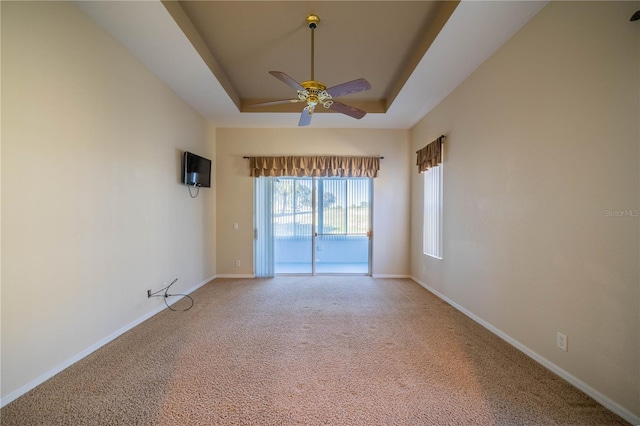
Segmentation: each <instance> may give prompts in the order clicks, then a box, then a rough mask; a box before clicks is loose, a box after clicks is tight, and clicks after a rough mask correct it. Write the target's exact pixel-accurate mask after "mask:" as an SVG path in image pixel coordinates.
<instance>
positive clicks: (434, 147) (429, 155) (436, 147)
mask: <svg viewBox="0 0 640 426" xmlns="http://www.w3.org/2000/svg"><path fill="white" fill-rule="evenodd" d="M444 138H445V137H444V136H440V137H439V138H438V139H436V140H435V141H433V142H431V143H430V144H429V145H427V146H425V147H424V148H422V149H421V150H419V151H416V154H417V159H416V165H417V166H418V172H419V173H422V172H426V171H427V170H429V169H430V168H432V167H436V166H437V165H438V164H440V163H442V140H443V139H444Z"/></svg>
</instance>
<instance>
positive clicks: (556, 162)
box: [411, 2, 640, 416]
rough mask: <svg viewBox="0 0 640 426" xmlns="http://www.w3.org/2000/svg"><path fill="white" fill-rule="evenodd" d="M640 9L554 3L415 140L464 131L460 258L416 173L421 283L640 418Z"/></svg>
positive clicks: (447, 196)
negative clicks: (432, 246) (440, 254)
mask: <svg viewBox="0 0 640 426" xmlns="http://www.w3.org/2000/svg"><path fill="white" fill-rule="evenodd" d="M639 5H640V4H639V3H638V2H611V3H608V4H607V3H601V2H553V3H550V4H549V5H548V6H547V7H546V8H545V9H543V10H542V11H541V12H540V13H539V14H538V15H537V16H536V17H535V18H534V19H533V20H532V21H530V22H529V23H528V24H527V25H526V26H525V27H523V29H522V30H521V31H520V32H519V33H517V34H516V35H515V36H514V37H513V38H512V39H511V40H510V41H509V42H507V43H506V44H505V45H504V46H503V47H502V48H501V49H500V50H499V51H498V52H497V53H496V54H495V55H494V56H493V57H491V58H490V59H489V60H488V61H487V62H486V63H484V64H483V65H482V66H481V67H480V68H479V69H478V70H476V72H475V73H474V74H472V75H471V76H470V77H469V78H468V79H467V80H466V81H465V82H464V83H463V84H462V85H461V86H459V87H458V88H457V89H456V90H455V91H454V92H453V93H452V94H451V95H449V96H448V97H447V98H446V99H445V100H444V101H443V102H442V103H441V104H440V105H438V107H437V108H435V109H434V110H433V111H432V112H431V113H429V114H428V115H427V116H426V117H425V118H424V119H423V120H422V121H421V122H420V123H419V124H418V125H417V126H415V128H414V129H412V132H411V141H412V149H411V151H415V150H417V149H419V148H421V147H422V146H424V145H425V144H426V143H427V142H430V141H431V140H433V139H434V138H435V137H437V136H438V135H440V134H442V133H444V134H446V135H448V139H447V140H446V143H445V147H446V150H445V153H446V160H445V165H444V167H445V168H444V182H445V183H444V259H443V260H442V261H438V260H434V259H431V258H429V257H427V256H424V255H423V254H422V242H421V239H420V237H419V235H420V233H421V231H422V201H423V195H422V187H423V186H422V179H421V176H420V175H418V174H417V173H412V175H411V176H412V178H411V179H412V197H411V198H412V207H411V209H412V230H413V231H416V232H413V233H412V234H413V235H414V238H413V239H412V241H411V256H412V257H411V271H412V275H413V276H414V277H416V278H418V279H419V280H420V281H421V282H423V283H425V284H426V285H428V286H430V287H432V288H433V289H434V290H436V291H437V292H439V293H441V294H442V295H444V296H445V297H447V298H449V299H450V300H452V301H453V302H454V303H456V304H458V305H459V306H461V307H462V308H463V309H466V310H467V311H469V312H470V313H472V314H473V315H476V316H477V317H479V318H480V319H481V320H482V321H485V322H486V323H488V324H490V325H492V326H494V327H496V328H497V329H498V330H500V331H502V332H503V333H505V334H506V335H508V336H510V337H511V338H513V339H515V340H516V341H518V342H520V343H521V344H523V345H524V346H526V347H528V348H529V349H531V350H532V351H533V352H535V353H537V354H539V355H540V356H542V357H543V358H546V359H547V360H548V361H550V362H551V363H553V364H555V365H556V366H558V367H559V368H561V369H563V370H565V371H566V372H568V373H569V374H570V375H573V376H574V377H576V378H577V379H578V380H581V381H582V382H584V383H585V384H586V385H587V386H590V387H592V388H593V389H595V390H596V392H598V393H600V394H602V395H604V396H605V397H607V398H609V399H610V400H612V401H613V402H614V403H617V404H619V405H621V406H622V407H624V408H625V409H626V410H629V411H631V412H633V413H635V415H636V416H638V415H640V393H639V386H640V384H639V377H640V371H639V368H640V349H639V347H640V343H639V338H640V316H639V315H640V306H639V299H640V295H639V286H640V285H639V283H640V280H639V275H638V263H639V259H640V253H639V241H640V237H639V231H638V221H639V218H638V217H637V211H638V209H640V205H639V192H640V189H639V188H640V187H639V183H638V181H639V162H638V161H639V160H638V158H639V155H638V151H639V144H640V142H639V141H640V135H639V129H638V120H639V113H640V111H639V107H638V104H639V96H638V94H639V82H638V79H639V75H640V73H639V61H638V55H639V51H640V49H639V47H640V46H639V44H640V26H639V25H638V23H630V22H629V17H630V16H631V15H632V13H633V12H634V11H636V10H637V9H638V8H639V7H638V6H639ZM616 211H617V212H623V213H616ZM625 211H626V212H627V213H624V212H625ZM616 214H622V216H614V215H616ZM423 268H425V269H426V275H423ZM558 331H560V332H562V333H564V334H566V335H567V336H568V342H569V350H568V352H563V351H561V350H560V349H558V348H556V332H558Z"/></svg>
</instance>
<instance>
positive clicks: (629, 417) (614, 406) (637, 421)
mask: <svg viewBox="0 0 640 426" xmlns="http://www.w3.org/2000/svg"><path fill="white" fill-rule="evenodd" d="M410 278H411V279H412V280H413V281H415V282H416V283H418V284H420V285H421V286H422V287H424V288H425V289H427V290H428V291H430V292H431V293H433V294H434V295H436V296H437V297H439V298H440V299H442V300H444V301H445V302H447V303H448V304H449V305H451V306H453V307H454V308H456V309H457V310H459V311H460V312H462V313H463V314H465V315H466V316H468V317H469V318H471V319H472V320H474V321H475V322H477V323H478V324H480V325H481V326H483V327H484V328H486V329H487V330H489V331H490V332H492V333H493V334H495V335H496V336H498V337H500V338H501V339H502V340H504V341H505V342H507V343H509V344H510V345H511V346H513V347H515V348H516V349H518V350H519V351H521V352H523V353H524V354H525V355H527V356H528V357H529V358H531V359H533V360H534V361H536V362H537V363H538V364H541V365H542V366H543V367H545V368H546V369H548V370H551V371H552V372H553V373H555V374H557V375H558V376H560V377H561V378H563V379H564V380H566V381H567V382H569V383H571V384H572V385H573V386H575V387H577V388H578V389H580V390H581V391H582V392H584V393H586V394H587V395H589V396H590V397H591V398H593V399H595V400H596V401H598V402H599V403H600V404H602V405H603V406H604V407H606V408H608V409H609V410H611V411H613V412H614V413H616V414H617V415H619V416H620V417H622V418H623V419H625V420H626V421H628V422H629V423H631V424H634V425H640V417H639V416H636V415H635V414H634V413H632V412H631V411H629V410H627V409H626V408H624V407H623V406H621V405H620V404H618V403H617V402H615V401H613V400H611V399H609V398H608V397H606V396H605V395H603V394H602V393H600V392H599V391H597V390H596V389H594V388H592V387H591V386H589V385H588V384H586V383H585V382H583V381H582V380H580V379H578V378H577V377H575V376H574V375H572V374H571V373H569V372H567V371H565V370H563V369H562V368H560V367H558V366H557V365H555V364H554V363H552V362H551V361H549V360H548V359H546V358H545V357H543V356H541V355H539V354H538V353H536V352H534V351H533V350H531V349H530V348H528V347H527V346H525V345H523V344H522V343H520V342H518V341H517V340H516V339H514V338H512V337H510V336H509V335H507V334H505V333H504V332H502V331H501V330H499V329H498V328H496V327H494V326H493V325H491V324H489V323H488V322H486V321H485V320H483V319H482V318H480V317H478V316H477V315H475V314H474V313H472V312H470V311H468V310H467V309H465V308H464V307H462V306H460V305H459V304H457V303H456V302H454V301H453V300H451V299H449V298H448V297H447V296H445V295H444V294H442V293H440V292H438V291H437V290H435V289H433V288H431V287H429V286H428V285H427V284H425V283H423V282H422V281H420V280H419V279H417V278H415V277H410Z"/></svg>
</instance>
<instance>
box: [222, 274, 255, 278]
mask: <svg viewBox="0 0 640 426" xmlns="http://www.w3.org/2000/svg"><path fill="white" fill-rule="evenodd" d="M255 277H256V276H255V275H254V274H218V275H217V276H216V278H255Z"/></svg>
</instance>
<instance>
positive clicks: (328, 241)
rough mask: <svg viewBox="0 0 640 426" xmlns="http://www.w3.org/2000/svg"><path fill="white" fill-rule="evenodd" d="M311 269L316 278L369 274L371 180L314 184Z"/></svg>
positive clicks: (321, 180) (318, 181) (340, 179)
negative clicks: (315, 195)
mask: <svg viewBox="0 0 640 426" xmlns="http://www.w3.org/2000/svg"><path fill="white" fill-rule="evenodd" d="M316 184H317V197H316V207H317V208H316V217H317V221H316V223H315V230H314V243H313V248H314V251H315V253H314V261H315V263H314V266H315V273H318V274H340V273H347V274H369V273H370V272H369V259H370V238H369V237H370V235H371V234H370V222H371V221H370V218H371V180H370V179H367V178H338V179H334V178H322V179H318V180H317V181H316Z"/></svg>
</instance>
